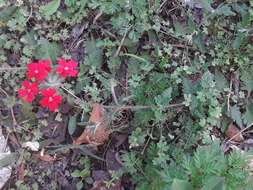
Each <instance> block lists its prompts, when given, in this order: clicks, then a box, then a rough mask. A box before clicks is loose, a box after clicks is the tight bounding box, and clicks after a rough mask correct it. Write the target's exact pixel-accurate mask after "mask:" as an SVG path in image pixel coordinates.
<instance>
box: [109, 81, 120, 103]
mask: <svg viewBox="0 0 253 190" xmlns="http://www.w3.org/2000/svg"><path fill="white" fill-rule="evenodd" d="M110 86H111V93H112V97H113V100H114V102H115V104H116V105H119V102H118V99H117V96H116V93H115V87H116V84H115V81H114V80H113V79H112V80H110Z"/></svg>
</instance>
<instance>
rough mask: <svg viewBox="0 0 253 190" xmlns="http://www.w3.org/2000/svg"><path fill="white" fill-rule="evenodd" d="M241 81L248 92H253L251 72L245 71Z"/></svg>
mask: <svg viewBox="0 0 253 190" xmlns="http://www.w3.org/2000/svg"><path fill="white" fill-rule="evenodd" d="M241 80H242V82H243V84H244V85H245V88H246V90H247V91H248V92H251V91H253V75H252V73H251V72H249V71H245V70H244V71H243V72H242V76H241Z"/></svg>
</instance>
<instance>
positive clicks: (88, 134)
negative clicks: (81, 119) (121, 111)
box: [73, 103, 110, 146]
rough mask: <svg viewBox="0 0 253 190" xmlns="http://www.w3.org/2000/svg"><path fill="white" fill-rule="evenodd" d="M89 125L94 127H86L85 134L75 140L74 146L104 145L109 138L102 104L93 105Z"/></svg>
mask: <svg viewBox="0 0 253 190" xmlns="http://www.w3.org/2000/svg"><path fill="white" fill-rule="evenodd" d="M89 123H92V124H94V125H92V126H86V128H85V129H84V131H83V133H82V134H81V135H80V136H79V137H78V138H77V139H76V140H74V142H73V144H78V145H80V144H92V145H95V146H98V145H102V144H104V143H105V141H107V140H108V138H109V134H110V132H109V130H108V128H107V124H106V119H105V111H104V108H103V107H102V106H101V105H100V104H97V103H95V104H93V105H92V112H91V114H90V119H89Z"/></svg>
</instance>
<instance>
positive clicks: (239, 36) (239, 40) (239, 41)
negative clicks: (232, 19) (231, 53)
mask: <svg viewBox="0 0 253 190" xmlns="http://www.w3.org/2000/svg"><path fill="white" fill-rule="evenodd" d="M244 38H245V34H244V33H239V34H237V36H236V37H235V39H234V41H233V43H232V47H233V49H239V48H240V46H241V44H242V42H243V40H244Z"/></svg>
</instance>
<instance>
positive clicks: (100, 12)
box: [92, 10, 103, 24]
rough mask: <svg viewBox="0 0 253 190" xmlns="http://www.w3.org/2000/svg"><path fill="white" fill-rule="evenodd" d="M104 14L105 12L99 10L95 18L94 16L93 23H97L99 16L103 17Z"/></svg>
mask: <svg viewBox="0 0 253 190" xmlns="http://www.w3.org/2000/svg"><path fill="white" fill-rule="evenodd" d="M102 14H103V12H102V11H101V10H100V11H99V12H98V14H97V15H96V16H95V18H94V20H93V22H92V23H93V24H95V23H96V21H97V19H98V18H99V17H101V16H102Z"/></svg>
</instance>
